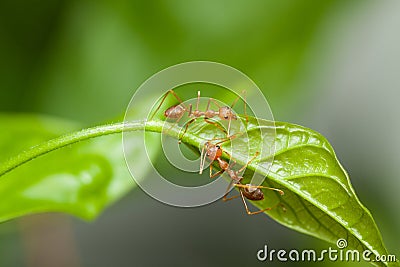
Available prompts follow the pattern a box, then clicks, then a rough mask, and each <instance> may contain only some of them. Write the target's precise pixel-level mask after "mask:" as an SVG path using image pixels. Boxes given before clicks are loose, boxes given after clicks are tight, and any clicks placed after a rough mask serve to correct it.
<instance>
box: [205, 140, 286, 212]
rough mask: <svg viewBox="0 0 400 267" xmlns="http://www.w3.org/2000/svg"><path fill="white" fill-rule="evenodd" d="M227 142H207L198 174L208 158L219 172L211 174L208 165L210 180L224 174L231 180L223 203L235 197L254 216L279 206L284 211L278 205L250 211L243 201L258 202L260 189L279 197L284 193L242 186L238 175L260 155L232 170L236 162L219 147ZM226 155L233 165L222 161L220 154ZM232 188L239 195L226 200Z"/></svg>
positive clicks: (260, 195) (260, 193) (262, 195)
mask: <svg viewBox="0 0 400 267" xmlns="http://www.w3.org/2000/svg"><path fill="white" fill-rule="evenodd" d="M225 141H227V140H226V139H225V140H222V141H220V142H218V143H215V144H213V143H212V142H210V141H207V142H206V143H205V144H204V146H203V149H202V151H201V161H200V174H201V173H202V172H203V169H204V164H205V159H206V158H208V159H209V160H210V161H211V163H213V162H214V161H217V162H218V165H219V167H220V169H221V170H220V171H218V172H216V173H212V169H213V167H212V166H213V165H210V178H214V177H217V176H219V175H221V174H223V173H224V172H226V173H227V174H228V175H229V177H230V178H231V179H232V180H231V181H230V183H229V186H228V188H227V190H226V193H225V195H224V196H223V198H222V199H223V201H228V200H231V199H234V198H237V197H239V196H240V197H241V199H242V201H243V205H244V207H245V208H246V212H247V214H249V215H254V214H259V213H262V212H264V211H268V210H271V209H273V208H275V207H276V206H278V205H280V206H281V207H282V208H283V210H284V211H285V210H286V209H285V207H284V206H283V205H282V204H280V203H278V204H277V205H275V206H273V207H268V208H265V209H261V210H258V211H254V212H252V211H250V210H249V208H248V206H247V203H246V201H245V198H246V199H248V200H253V201H260V200H263V199H264V193H263V192H262V190H261V189H268V190H273V191H276V192H278V193H279V194H280V195H283V194H284V192H283V191H282V190H280V189H277V188H272V187H267V186H257V185H251V184H242V180H243V176H241V175H240V173H241V172H242V171H244V170H245V169H246V167H247V166H248V165H249V164H250V163H251V162H252V161H253V160H254V159H255V158H256V157H257V156H258V155H259V154H260V153H259V152H256V153H255V155H254V156H253V157H252V158H251V159H250V160H249V161H248V162H247V163H246V164H245V165H244V166H243V167H242V168H240V169H239V170H237V171H236V170H233V169H232V167H233V166H235V165H236V161H235V160H233V159H232V157H231V156H230V155H229V154H228V153H227V152H224V151H223V150H222V148H221V146H220V144H221V143H223V142H225ZM223 152H224V153H226V154H227V155H228V156H229V157H230V158H231V159H232V160H233V164H231V165H229V163H228V162H226V161H225V160H223V159H222V158H221V157H222V153H223ZM232 186H235V187H238V188H239V195H236V196H233V197H230V198H228V197H227V196H228V194H229V191H230V189H231V187H232Z"/></svg>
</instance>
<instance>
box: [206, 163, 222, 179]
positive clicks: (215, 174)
mask: <svg viewBox="0 0 400 267" xmlns="http://www.w3.org/2000/svg"><path fill="white" fill-rule="evenodd" d="M212 169H213V165H210V178H211V179H212V178H215V177H217V176H219V175H221V174H223V173H224V172H225V170H220V171H218V172H216V173H212Z"/></svg>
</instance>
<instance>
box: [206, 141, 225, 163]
mask: <svg viewBox="0 0 400 267" xmlns="http://www.w3.org/2000/svg"><path fill="white" fill-rule="evenodd" d="M205 147H206V156H207V158H208V159H209V160H211V161H214V160H217V158H220V157H221V156H222V149H221V147H220V146H219V145H214V144H212V143H211V142H207V143H206V144H205Z"/></svg>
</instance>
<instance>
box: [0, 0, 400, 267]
mask: <svg viewBox="0 0 400 267" xmlns="http://www.w3.org/2000/svg"><path fill="white" fill-rule="evenodd" d="M0 14H1V15H0V36H1V40H0V55H1V57H0V58H1V61H0V69H1V71H0V75H1V76H0V88H1V90H0V111H1V112H19V113H21V112H24V113H25V112H28V113H40V114H48V115H52V116H56V117H62V118H66V119H70V120H73V121H77V122H80V123H82V124H83V125H86V126H92V125H96V124H100V123H102V122H105V121H110V120H113V119H115V118H117V117H120V116H121V114H123V112H124V111H125V108H126V106H127V105H128V102H129V100H130V98H131V96H132V94H133V92H134V91H135V90H136V88H137V87H138V86H139V85H140V84H141V83H142V82H144V81H145V80H146V79H147V78H148V77H150V76H151V75H152V74H154V73H155V72H157V71H160V70H162V69H163V68H166V67H168V66H171V65H175V64H177V63H181V62H185V61H193V60H210V61H216V62H221V63H224V64H227V65H231V66H233V67H235V68H237V69H239V70H241V71H243V72H244V73H245V74H247V75H248V76H249V77H250V78H252V79H253V80H254V81H255V82H256V83H257V85H258V86H259V87H260V88H261V89H262V90H263V93H264V94H265V96H266V98H267V99H268V101H269V103H270V106H271V108H272V110H273V113H274V116H275V119H276V120H279V121H288V122H292V123H296V124H301V125H304V126H307V127H309V128H312V129H314V130H317V131H319V132H321V133H322V134H323V135H324V136H326V137H327V138H328V140H329V141H330V142H331V144H332V146H333V147H334V148H335V150H336V152H337V154H338V157H339V160H340V161H341V163H342V164H343V165H344V167H345V168H346V170H347V171H348V172H349V174H350V178H351V181H352V183H353V186H354V188H355V190H356V192H357V194H358V196H359V198H360V199H361V201H362V202H363V203H364V204H365V205H366V206H367V207H368V208H369V210H370V211H371V212H372V214H373V216H374V218H375V220H376V222H377V224H378V227H379V229H380V230H381V232H382V235H383V240H384V242H385V244H386V246H387V248H388V250H389V251H390V252H391V253H394V254H396V255H397V257H400V245H399V244H400V241H399V239H400V228H399V227H398V226H399V225H400V215H399V214H398V212H397V211H398V202H399V197H398V191H399V190H400V180H399V178H398V173H400V164H399V163H400V162H399V158H400V157H399V155H400V152H399V151H400V141H399V140H398V136H399V134H400V119H399V116H398V114H400V105H399V103H398V102H399V101H398V99H400V79H399V78H398V75H399V73H400V48H399V47H400V34H399V29H400V2H399V1H321V2H319V1H318V2H317V1H236V2H235V3H233V1H232V2H231V1H204V0H203V1H121V0H118V1H50V0H41V1H38V0H32V1H18V0H17V1H4V0H3V1H0ZM0 129H1V130H2V131H6V129H7V126H6V125H1V126H0ZM264 245H268V247H270V248H274V249H281V248H284V249H287V250H289V249H292V248H299V249H306V248H320V249H325V248H327V247H328V246H329V244H327V243H325V242H322V241H319V240H316V239H315V238H312V237H308V236H305V235H302V234H300V233H297V232H294V231H292V230H289V229H286V228H284V227H283V226H281V225H278V224H277V223H275V222H274V221H272V220H269V219H268V218H267V217H266V216H263V215H261V216H246V215H245V213H244V210H243V206H242V204H241V203H240V202H239V201H238V202H232V203H229V204H227V203H222V202H215V203H213V204H211V205H208V206H205V207H200V208H191V209H182V208H175V207H170V206H166V205H163V204H161V203H159V202H157V201H155V200H154V199H152V198H150V197H148V196H147V195H146V194H145V193H143V192H142V191H141V190H140V189H135V190H134V191H132V192H130V193H129V194H128V195H127V196H126V197H124V198H123V199H122V200H120V201H119V202H117V203H116V204H115V205H113V206H111V207H110V208H108V209H107V210H106V211H105V212H104V213H103V214H102V215H101V216H100V217H99V218H98V219H97V220H96V221H94V222H91V223H86V222H82V221H81V220H79V219H75V218H73V217H71V216H68V215H61V214H44V215H35V216H27V217H24V218H21V219H17V220H14V221H11V222H7V223H4V224H2V225H1V226H0V266H96V267H100V266H182V265H187V264H189V265H190V266H221V265H222V266H256V265H262V264H265V263H259V262H258V261H257V259H256V253H257V251H258V250H259V249H261V248H262V247H263V246H264ZM269 264H270V266H275V265H282V264H285V263H278V262H274V263H269ZM286 264H288V263H286ZM290 264H291V265H293V266H296V265H302V264H301V263H296V264H295V263H290ZM305 264H307V265H308V266H313V265H314V266H317V264H318V266H320V265H323V264H324V266H329V265H332V266H333V265H335V266H338V265H342V266H345V265H348V266H353V265H357V264H354V263H341V262H340V263H331V262H324V263H314V264H313V263H305ZM359 265H364V266H365V265H366V264H365V263H363V264H359Z"/></svg>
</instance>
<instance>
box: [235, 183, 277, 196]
mask: <svg viewBox="0 0 400 267" xmlns="http://www.w3.org/2000/svg"><path fill="white" fill-rule="evenodd" d="M235 186H237V187H241V188H247V189H254V188H260V189H268V190H273V191H276V192H278V193H279V194H280V195H284V194H285V193H284V192H283V191H282V190H280V189H277V188H273V187H268V186H262V185H250V184H246V185H245V184H236V185H235Z"/></svg>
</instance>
